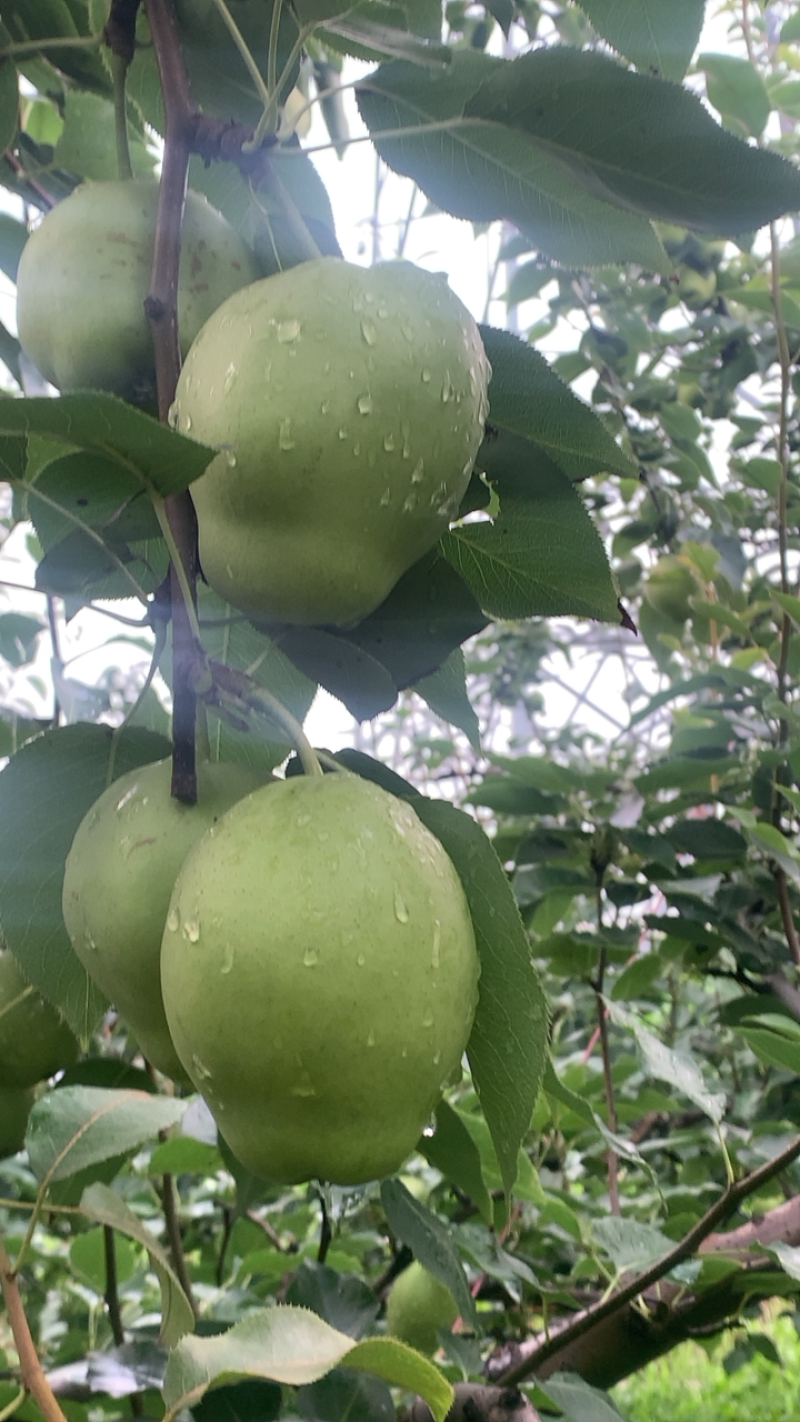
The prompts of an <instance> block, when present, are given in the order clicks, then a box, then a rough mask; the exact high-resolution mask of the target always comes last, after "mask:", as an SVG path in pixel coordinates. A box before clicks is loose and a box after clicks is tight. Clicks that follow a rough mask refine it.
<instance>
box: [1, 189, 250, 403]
mask: <svg viewBox="0 0 800 1422" xmlns="http://www.w3.org/2000/svg"><path fill="white" fill-rule="evenodd" d="M157 202H158V184H157V183H156V182H155V181H153V180H152V179H150V178H137V179H135V180H133V181H131V182H116V183H85V184H83V185H82V186H81V187H79V188H77V189H76V190H75V192H73V193H71V194H70V196H69V197H68V198H65V199H64V201H63V202H60V203H58V205H57V206H56V207H54V208H53V209H52V210H51V211H50V212H49V213H48V214H47V216H46V217H45V218H44V220H43V222H42V223H41V224H40V226H39V227H37V228H36V229H35V231H34V232H32V233H31V236H30V237H29V239H28V241H27V242H26V244H25V247H24V248H23V251H22V257H21V259H20V264H19V272H18V276H17V325H18V329H19V338H20V341H21V342H22V346H23V349H24V350H25V351H26V352H27V354H28V355H29V356H30V357H31V359H32V360H33V361H34V362H35V364H36V365H37V366H38V368H39V370H40V371H41V373H42V375H43V376H44V377H45V379H46V380H49V381H50V383H51V385H55V386H56V387H57V389H59V390H79V389H84V388H90V389H98V390H110V391H112V392H114V393H115V394H117V395H122V396H123V397H124V398H125V399H130V400H135V401H136V402H137V403H147V402H148V401H152V399H153V395H154V388H155V370H154V366H153V341H152V335H151V332H150V328H149V326H148V323H147V318H146V316H145V312H144V306H143V302H144V299H145V297H146V295H147V292H148V289H149V286H150V267H151V264H152V260H153V242H154V235H155V224H156V204H157ZM258 275H259V272H258V269H257V266H256V261H255V257H254V256H253V254H252V253H251V251H250V249H249V248H248V247H247V245H246V244H245V243H244V241H243V240H242V238H241V237H240V236H239V234H238V233H237V232H235V231H234V229H233V228H232V227H231V226H230V224H229V223H228V222H227V221H226V219H225V218H224V217H223V216H222V214H221V213H220V212H217V210H216V208H214V207H212V206H211V204H210V203H208V202H207V201H206V199H205V198H204V197H201V196H200V195H199V194H198V193H193V192H189V193H187V195H186V207H185V210H184V218H183V230H182V248H181V271H180V283H179V287H178V328H179V336H180V343H181V350H182V353H183V354H185V353H186V351H187V350H188V349H189V346H190V345H191V343H192V341H193V340H194V338H195V336H196V335H197V333H198V331H199V330H200V327H201V326H202V325H203V323H204V322H205V321H206V320H207V319H208V317H209V316H210V315H211V313H212V312H213V311H214V310H216V308H217V307H218V306H219V305H220V302H222V301H224V300H225V298H226V297H228V296H230V295H231V293H232V292H234V291H236V290H237V289H238V288H239V287H240V286H245V285H247V283H248V282H252V281H255V279H256V277H257V276H258Z"/></svg>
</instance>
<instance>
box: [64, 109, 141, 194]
mask: <svg viewBox="0 0 800 1422" xmlns="http://www.w3.org/2000/svg"><path fill="white" fill-rule="evenodd" d="M128 146H129V151H130V155H131V159H132V162H133V169H134V172H135V173H136V174H140V173H148V172H150V171H151V170H152V168H153V166H154V160H153V157H152V155H150V154H148V151H147V149H146V148H145V146H144V144H143V143H142V142H141V140H140V139H138V138H137V136H136V134H135V133H132V132H130V128H129V141H128ZM53 162H54V163H55V164H57V166H58V167H59V168H67V169H69V171H70V172H72V173H80V175H81V177H82V178H86V179H90V180H92V181H95V182H113V181H114V180H115V179H116V178H118V177H119V160H118V157H117V140H116V133H115V128H114V106H113V104H112V102H111V100H110V99H106V98H103V97H101V95H99V94H88V93H86V92H85V91H80V90H76V89H68V90H67V95H66V103H65V106H64V127H63V129H62V132H61V136H60V138H59V140H58V143H57V144H56V148H55V152H54V154H53Z"/></svg>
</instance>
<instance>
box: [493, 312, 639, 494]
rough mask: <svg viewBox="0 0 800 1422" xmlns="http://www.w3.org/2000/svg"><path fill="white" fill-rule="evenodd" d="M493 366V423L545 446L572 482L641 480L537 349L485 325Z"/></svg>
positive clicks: (633, 466) (593, 416)
mask: <svg viewBox="0 0 800 1422" xmlns="http://www.w3.org/2000/svg"><path fill="white" fill-rule="evenodd" d="M480 330H481V337H482V338H483V344H484V347H485V349H486V354H487V356H488V357H489V361H490V364H491V367H492V377H491V380H490V382H489V420H490V422H491V424H493V425H500V426H502V428H503V429H507V430H512V431H513V432H514V434H518V435H524V436H525V438H526V439H529V440H533V442H534V444H538V445H541V447H542V448H543V449H544V450H545V451H546V452H547V454H548V455H549V456H550V458H551V459H552V460H554V462H555V463H556V464H557V465H558V466H559V468H561V469H563V470H564V473H565V474H567V475H569V477H570V479H585V478H587V477H588V476H589V475H591V474H601V473H605V472H608V473H610V474H621V475H622V476H623V477H624V478H627V479H636V478H637V477H638V468H637V465H636V464H635V462H634V461H633V460H632V459H629V457H628V456H627V455H626V454H623V452H622V450H621V449H620V447H619V445H618V444H617V442H616V440H615V439H614V437H613V435H611V434H610V433H609V431H608V430H607V429H606V427H605V425H604V424H603V422H602V420H601V419H600V418H599V416H598V415H596V414H595V413H594V411H593V410H592V409H591V408H590V407H589V406H588V405H585V404H584V402H583V401H582V400H579V399H578V397H577V395H575V394H574V393H573V391H572V390H570V388H569V386H568V385H565V383H564V381H563V380H562V379H561V377H560V376H559V375H557V374H556V372H555V371H554V370H553V368H552V366H550V365H548V363H547V361H546V360H545V358H544V356H542V355H540V353H539V351H537V350H534V348H533V346H529V345H526V344H525V342H524V341H520V340H519V339H518V338H517V337H516V336H512V335H511V334H510V332H508V331H498V330H496V329H495V328H494V327H492V326H481V328H480Z"/></svg>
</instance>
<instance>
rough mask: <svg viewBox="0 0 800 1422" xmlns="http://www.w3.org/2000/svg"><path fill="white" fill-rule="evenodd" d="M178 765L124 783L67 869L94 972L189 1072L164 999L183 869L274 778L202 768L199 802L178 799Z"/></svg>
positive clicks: (71, 903)
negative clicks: (210, 833) (170, 921)
mask: <svg viewBox="0 0 800 1422" xmlns="http://www.w3.org/2000/svg"><path fill="white" fill-rule="evenodd" d="M171 773H172V764H171V761H169V760H161V761H155V762H154V763H152V764H151V765H145V766H142V767H141V768H140V769H139V770H132V771H129V772H128V774H127V775H122V776H120V778H119V779H118V780H115V781H114V782H113V784H111V785H110V786H109V787H108V789H107V790H105V791H104V792H103V794H102V795H101V796H100V798H99V800H97V801H95V803H94V805H93V806H92V808H91V809H90V810H89V812H88V814H86V815H85V816H84V818H83V820H82V821H81V823H80V825H79V827H78V830H77V833H76V835H75V838H74V840H73V842H72V847H71V849H70V852H69V855H68V856H67V862H66V867H65V872H64V892H63V900H62V907H63V912H64V922H65V923H66V926H67V932H68V933H69V936H70V939H71V940H72V946H73V948H74V949H75V952H76V953H77V955H78V957H79V958H80V960H81V962H82V963H83V965H84V967H85V968H86V971H87V972H88V973H89V976H90V977H91V978H93V980H94V981H95V982H96V983H97V986H98V987H99V988H100V990H101V991H102V992H104V993H105V994H106V996H107V997H108V998H109V999H110V1000H111V1001H112V1002H113V1004H114V1006H115V1007H116V1008H117V1010H118V1012H119V1013H120V1015H121V1016H122V1017H123V1018H124V1020H125V1021H126V1022H127V1023H128V1025H129V1026H130V1027H131V1028H132V1029H133V1031H134V1033H135V1035H136V1038H137V1041H138V1043H139V1046H140V1047H141V1049H142V1052H143V1053H144V1055H145V1057H146V1058H147V1060H148V1061H149V1062H151V1063H152V1065H153V1066H155V1067H158V1069H159V1071H163V1072H164V1073H165V1074H166V1075H167V1076H172V1077H177V1078H178V1079H180V1080H183V1079H185V1073H184V1071H183V1068H182V1067H181V1064H180V1061H179V1060H178V1058H177V1056H176V1055H175V1050H174V1048H173V1045H172V1041H171V1039H170V1035H169V1029H168V1027H167V1022H166V1018H165V1017H164V1007H163V1003H162V1001H161V981H160V971H159V956H160V952H161V935H162V933H163V931H164V920H165V919H166V916H167V909H168V907H169V901H170V895H171V893H172V888H173V885H174V883H175V878H176V875H177V873H178V870H179V869H180V867H181V864H182V863H183V860H184V859H185V857H186V855H187V853H188V852H189V850H190V849H191V847H192V845H193V844H195V843H196V841H197V840H198V839H199V838H200V837H201V835H203V834H204V833H205V831H206V830H207V829H208V828H209V826H210V825H212V824H214V822H215V821H216V820H218V819H219V817H220V815H222V814H224V812H225V811H226V810H228V809H230V807H231V805H233V804H234V803H235V802H236V801H237V800H239V799H241V797H242V796H243V795H246V794H248V793H249V791H251V790H252V789H253V788H254V787H255V786H257V785H261V784H262V783H263V781H264V775H263V774H259V773H257V772H256V771H254V770H252V769H251V768H250V767H249V766H244V765H232V764H224V763H221V764H210V763H204V764H200V765H199V766H198V777H197V779H198V797H197V804H196V805H184V804H181V802H180V801H178V800H174V799H172V797H171V796H170V779H171Z"/></svg>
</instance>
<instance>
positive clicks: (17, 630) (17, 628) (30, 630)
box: [0, 612, 44, 667]
mask: <svg viewBox="0 0 800 1422" xmlns="http://www.w3.org/2000/svg"><path fill="white" fill-rule="evenodd" d="M43 630H44V623H43V622H40V621H39V619H38V617H26V616H25V615H24V613H22V612H5V613H3V614H2V616H0V657H4V658H5V660H6V661H7V662H9V663H10V664H11V666H12V667H22V666H25V664H26V662H32V661H33V659H34V657H35V656H36V643H37V641H38V638H39V636H40V634H41V632H42V631H43Z"/></svg>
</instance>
